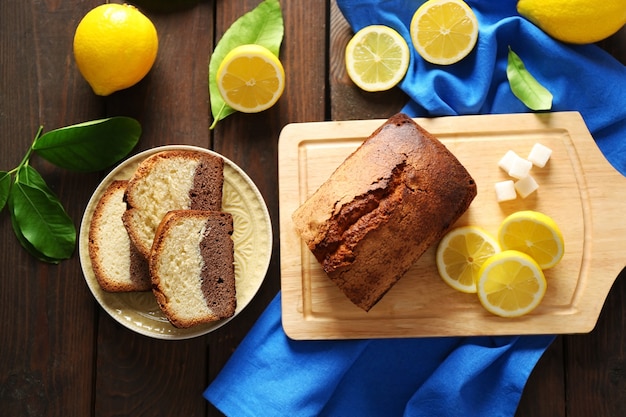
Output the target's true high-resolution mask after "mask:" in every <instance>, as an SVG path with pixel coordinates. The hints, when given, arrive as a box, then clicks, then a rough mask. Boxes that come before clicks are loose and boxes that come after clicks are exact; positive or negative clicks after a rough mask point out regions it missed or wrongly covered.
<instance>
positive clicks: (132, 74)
mask: <svg viewBox="0 0 626 417" xmlns="http://www.w3.org/2000/svg"><path fill="white" fill-rule="evenodd" d="M73 50H74V59H75V61H76V65H77V66H78V70H79V71H80V73H81V75H82V76H83V77H84V78H85V80H87V82H88V83H89V85H90V86H91V88H92V89H93V91H94V93H95V94H97V95H100V96H108V95H110V94H112V93H114V92H116V91H119V90H123V89H125V88H128V87H131V86H133V85H135V84H137V83H138V82H139V81H141V80H142V79H143V78H144V77H145V76H146V74H147V73H148V72H149V71H150V69H151V68H152V66H153V64H154V62H155V60H156V56H157V51H158V37H157V31H156V28H155V26H154V24H153V23H152V21H150V19H149V18H148V17H146V16H145V15H144V14H142V13H141V12H140V11H139V10H138V9H137V8H136V7H134V6H131V5H128V4H114V3H109V4H102V5H100V6H97V7H95V8H94V9H92V10H90V11H89V12H88V13H87V14H86V15H85V16H84V17H83V18H82V20H81V21H80V22H79V24H78V26H77V27H76V32H75V34H74V42H73Z"/></svg>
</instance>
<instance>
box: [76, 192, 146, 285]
mask: <svg viewBox="0 0 626 417" xmlns="http://www.w3.org/2000/svg"><path fill="white" fill-rule="evenodd" d="M127 184H128V181H113V182H112V183H111V184H110V185H109V186H108V187H107V188H106V190H105V191H104V193H103V194H102V197H101V198H100V200H99V201H98V203H97V204H96V207H95V210H94V213H93V216H92V219H91V224H90V226H89V243H88V246H89V258H90V259H91V264H92V268H93V272H94V275H95V277H96V280H97V281H98V284H100V287H101V288H102V289H103V290H105V291H110V292H127V291H149V290H150V288H151V282H150V276H149V274H148V263H147V261H146V260H145V259H144V258H143V256H141V254H139V252H138V251H137V249H135V246H134V245H133V244H132V242H131V241H130V238H129V237H128V233H127V232H126V228H125V227H124V224H123V223H122V213H124V211H125V210H126V203H125V202H124V192H125V191H126V186H127Z"/></svg>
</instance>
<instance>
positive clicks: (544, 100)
mask: <svg viewBox="0 0 626 417" xmlns="http://www.w3.org/2000/svg"><path fill="white" fill-rule="evenodd" d="M506 76H507V78H508V79H509V85H510V86H511V91H513V94H514V95H515V97H517V98H518V99H520V100H521V101H522V103H524V104H525V105H526V107H528V108H529V109H531V110H550V109H551V108H552V93H550V91H548V89H546V88H545V87H544V86H543V85H541V84H540V83H539V81H537V80H536V79H535V77H533V76H532V74H531V73H530V72H528V70H527V69H526V67H525V66H524V63H523V62H522V60H521V58H520V57H519V56H518V55H517V54H516V53H515V52H513V50H512V49H511V47H509V56H508V61H507V67H506Z"/></svg>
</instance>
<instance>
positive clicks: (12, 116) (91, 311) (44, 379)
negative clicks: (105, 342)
mask: <svg viewBox="0 0 626 417" xmlns="http://www.w3.org/2000/svg"><path fill="white" fill-rule="evenodd" d="M85 3H88V2H85ZM85 3H83V4H81V5H80V7H76V4H73V2H35V1H9V2H7V1H4V2H2V4H1V5H0V21H1V22H2V24H1V25H0V74H1V75H0V85H1V86H2V87H1V88H0V132H2V133H1V134H0V136H1V143H2V145H0V146H1V147H2V151H1V152H0V169H3V170H5V169H10V168H12V167H15V166H16V165H17V164H18V163H19V161H20V159H21V158H22V156H23V155H24V154H25V153H26V150H27V149H28V147H29V146H30V144H31V142H32V140H33V138H34V136H35V133H36V132H37V128H38V127H39V125H40V124H41V125H44V128H45V130H51V129H54V128H58V127H62V126H66V125H69V124H73V123H78V122H82V121H85V120H89V119H93V118H97V117H99V116H100V115H101V113H100V108H99V106H98V105H97V101H96V100H95V99H94V97H93V94H91V93H90V92H86V91H82V89H81V86H82V83H83V81H82V79H81V77H80V75H79V74H78V73H77V72H76V71H75V68H74V67H73V65H72V62H73V56H72V38H73V28H72V25H71V24H68V22H75V21H77V19H78V18H79V17H80V16H81V15H82V13H83V11H82V10H81V9H82V8H83V7H88V6H89V5H88V4H85ZM32 165H33V166H34V167H35V168H36V169H37V170H39V171H40V173H41V174H42V175H43V177H44V179H45V180H46V181H47V183H48V185H49V186H50V187H51V188H52V189H53V191H54V192H55V193H56V194H57V195H58V197H59V198H60V200H61V202H62V204H63V205H64V207H66V210H67V211H68V214H69V215H70V217H71V218H72V219H73V220H74V224H75V225H76V226H77V227H78V224H79V222H80V218H81V216H82V211H83V210H84V206H85V204H86V201H87V199H88V198H89V195H90V193H91V190H92V188H93V187H95V185H96V184H97V182H98V175H97V174H77V173H72V172H67V171H64V170H61V169H59V168H56V167H54V166H51V165H50V164H47V163H44V162H43V161H42V160H41V159H39V158H37V157H36V156H35V157H33V159H32ZM1 214H2V217H1V218H0V245H1V247H2V250H1V251H0V253H1V255H0V257H1V260H0V323H2V343H0V357H2V360H1V361H0V403H1V404H2V409H3V411H2V413H3V414H5V415H24V416H27V415H89V414H90V412H91V395H90V394H89V392H90V391H91V390H90V388H89V387H90V386H91V382H92V379H93V340H94V326H93V319H94V316H95V305H94V302H93V299H92V298H91V296H90V294H89V291H88V289H87V287H86V285H85V284H84V281H83V280H82V273H81V270H80V265H79V262H78V259H77V254H75V255H74V257H73V258H72V259H70V260H68V261H65V262H62V263H61V264H60V265H58V266H55V265H48V264H44V263H41V262H39V261H36V260H34V258H31V257H30V256H29V255H27V254H26V252H25V251H24V250H23V249H22V248H21V247H20V246H19V244H18V243H17V241H16V239H15V237H14V235H13V232H12V229H11V224H10V220H9V216H8V213H7V211H6V209H5V210H4V211H3V212H2V213H1ZM84 387H87V388H88V393H87V395H76V393H82V392H84V391H83V390H84Z"/></svg>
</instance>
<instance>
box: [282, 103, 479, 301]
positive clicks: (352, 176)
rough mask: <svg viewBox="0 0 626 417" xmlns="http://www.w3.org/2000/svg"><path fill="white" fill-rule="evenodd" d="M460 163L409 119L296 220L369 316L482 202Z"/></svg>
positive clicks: (359, 153)
mask: <svg viewBox="0 0 626 417" xmlns="http://www.w3.org/2000/svg"><path fill="white" fill-rule="evenodd" d="M476 192H477V191H476V184H475V182H474V180H473V179H472V177H471V176H470V174H469V173H468V172H467V170H466V169H465V168H464V167H463V165H461V163H460V162H459V161H458V160H457V159H456V157H455V156H454V155H453V154H452V153H450V151H449V150H448V149H447V148H446V147H445V146H444V145H443V144H442V143H441V142H440V141H439V140H437V138H435V137H434V136H433V135H431V134H430V133H428V132H427V131H426V130H424V129H423V128H422V127H420V126H418V125H417V124H416V123H415V122H414V121H413V120H412V119H410V118H409V117H408V116H406V115H404V114H397V115H395V116H393V117H391V118H390V119H389V120H387V121H386V122H385V123H384V124H383V125H382V126H381V127H380V128H378V129H377V130H376V131H375V132H374V133H373V134H372V135H371V136H370V137H369V138H367V139H366V140H365V141H364V142H363V144H362V145H361V146H360V147H359V148H358V149H357V150H356V151H355V152H354V153H352V154H351V155H350V156H349V157H348V158H347V159H346V160H345V161H344V162H343V163H342V164H341V165H340V166H339V167H338V168H337V169H336V170H335V172H333V174H332V175H331V176H330V178H329V179H328V180H327V181H326V182H325V183H324V184H322V185H321V186H320V188H319V189H318V190H317V191H316V192H315V193H314V194H313V195H311V196H310V197H309V198H308V200H306V201H305V202H304V203H303V204H302V205H301V206H300V207H299V208H298V209H297V210H296V211H295V212H294V213H293V216H292V219H293V222H294V226H295V229H296V231H297V232H298V233H299V234H300V236H301V237H302V239H303V240H304V242H305V243H306V244H307V246H308V247H309V249H310V250H311V251H312V252H313V254H314V255H315V258H316V259H317V260H318V261H319V263H320V264H321V265H322V268H323V269H324V271H325V272H326V273H327V274H328V276H329V277H330V279H331V280H332V281H333V282H334V283H335V284H337V286H338V287H339V288H340V289H341V290H342V291H343V293H344V294H345V295H346V296H347V297H348V298H349V299H350V300H351V301H352V302H353V303H354V304H356V305H357V306H359V307H360V308H362V309H363V310H365V311H369V310H370V309H371V308H372V307H373V306H374V305H375V304H376V303H377V302H378V301H379V300H380V299H381V298H382V297H383V296H384V295H385V294H386V293H387V291H389V289H390V288H391V287H392V286H393V285H394V284H395V283H396V282H397V281H398V280H399V279H400V278H401V277H402V276H403V275H404V274H405V273H406V271H407V270H408V269H409V268H410V267H411V266H412V265H413V263H415V261H417V259H418V258H419V257H420V256H421V255H422V254H423V253H424V252H425V251H426V250H427V249H428V248H429V247H430V246H431V245H432V244H434V243H435V242H437V241H438V240H439V239H441V237H442V236H443V235H444V234H445V233H446V231H448V230H449V229H450V227H451V226H452V225H453V224H454V222H455V221H456V220H457V219H458V218H459V217H460V216H461V215H462V214H463V213H464V212H465V211H466V210H467V208H468V207H469V205H470V203H471V201H472V200H473V199H474V197H475V196H476Z"/></svg>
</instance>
